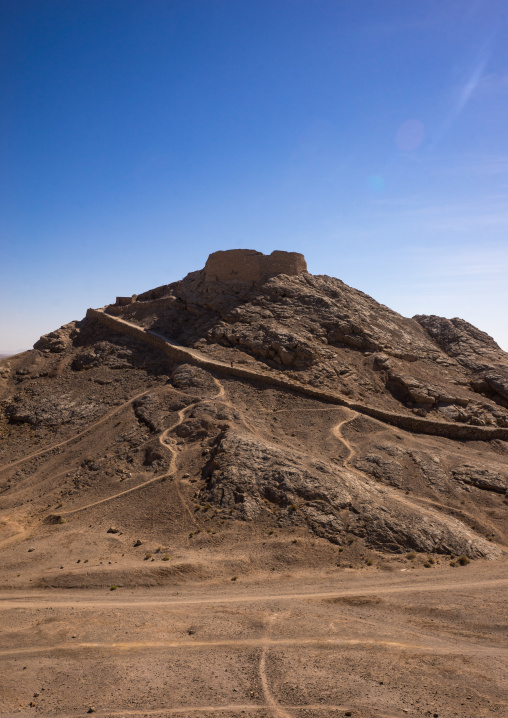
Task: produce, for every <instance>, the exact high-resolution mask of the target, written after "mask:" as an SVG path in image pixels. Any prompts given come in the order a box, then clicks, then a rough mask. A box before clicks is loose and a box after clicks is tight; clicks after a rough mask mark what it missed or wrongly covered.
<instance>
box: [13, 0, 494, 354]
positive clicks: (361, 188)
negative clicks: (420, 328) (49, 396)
mask: <svg viewBox="0 0 508 718" xmlns="http://www.w3.org/2000/svg"><path fill="white" fill-rule="evenodd" d="M507 15H508V5H507V3H506V0H412V1H411V2H408V0H379V2H372V0H368V1H367V0H43V1H42V0H15V1H13V0H0V33H1V37H0V58H1V69H0V77H1V85H2V92H1V94H0V98H1V99H0V103H1V108H0V109H1V112H0V122H1V131H0V156H1V163H0V243H1V253H0V351H17V350H21V349H25V348H29V347H30V346H31V345H32V344H33V342H34V341H36V340H37V338H38V337H39V336H40V335H41V334H43V333H46V332H48V331H51V330H52V329H55V328H57V327H59V326H60V325H62V324H64V323H66V322H68V321H70V320H72V319H80V318H82V317H83V316H84V314H85V311H86V309H87V307H89V306H93V307H100V306H103V305H104V304H106V303H109V302H111V301H114V298H115V296H116V295H117V294H118V295H126V294H132V293H134V292H135V293H139V292H142V291H144V290H147V289H149V288H151V287H155V286H158V285H160V284H165V283H167V282H171V281H174V280H177V279H180V278H181V277H182V276H184V275H185V274H186V273H187V272H189V271H193V270H195V269H199V268H201V267H202V266H203V265H204V263H205V261H206V258H207V256H208V254H209V253H210V252H212V251H215V250H217V249H229V248H235V247H248V248H253V249H258V250H261V251H264V252H271V251H272V250H273V249H284V250H294V251H300V252H303V253H304V254H305V256H306V258H307V262H308V265H309V270H310V271H311V272H313V273H314V274H330V275H333V276H336V277H339V278H340V279H342V280H343V281H345V282H347V283H348V284H350V285H352V286H354V287H357V288H358V289H361V290H363V291H364V292H367V293H368V294H370V295H372V296H373V297H374V298H375V299H377V300H378V301H380V302H382V303H384V304H387V305H388V306H390V307H391V308H393V309H395V310H397V311H398V312H400V313H402V314H404V315H405V316H412V315H413V314H417V313H422V314H439V315H442V316H448V317H454V316H460V317H463V318H464V319H467V320H468V321H470V322H472V323H473V324H475V325H476V326H478V327H480V328H481V329H483V330H485V331H487V332H488V333H489V334H491V335H492V336H494V338H495V339H496V340H497V341H498V342H499V343H500V345H501V346H502V347H503V348H504V349H506V350H508V322H507V321H506V308H507V306H508V279H507V277H508V127H507V120H508V33H507V30H508V21H507Z"/></svg>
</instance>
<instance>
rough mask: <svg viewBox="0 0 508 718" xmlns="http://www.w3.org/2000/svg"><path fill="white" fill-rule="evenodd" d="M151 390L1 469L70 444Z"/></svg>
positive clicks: (2, 467) (1, 468) (133, 397)
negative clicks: (61, 439)
mask: <svg viewBox="0 0 508 718" xmlns="http://www.w3.org/2000/svg"><path fill="white" fill-rule="evenodd" d="M151 391H153V388H152V389H145V391H142V392H140V393H139V394H136V395H135V396H132V397H131V398H130V399H127V401H125V402H124V403H123V404H120V405H119V406H116V407H115V408H114V409H112V410H111V411H108V413H107V414H104V416H103V417H101V418H100V419H98V420H97V421H94V422H93V423H92V424H89V425H88V426H87V427H86V429H82V430H81V431H78V433H77V434H73V435H72V436H70V437H69V438H68V439H65V440H64V441H59V442H58V443H57V444H51V445H50V446H46V447H45V448H44V449H40V450H39V451H35V452H34V453H33V454H29V455H28V456H23V457H22V458H21V459H16V461H11V463H10V464H5V465H4V466H0V471H4V470H5V469H11V468H12V467H13V466H18V464H22V463H23V462H25V461H29V460H30V459H35V458H36V457H37V456H42V455H43V454H47V453H48V451H53V450H54V449H59V448H60V447H61V446H65V445H66V444H70V443H71V441H75V440H76V439H79V438H80V437H81V436H84V435H85V434H88V432H90V431H92V429H95V428H96V427H97V426H100V425H101V424H104V422H105V421H108V419H111V417H112V416H115V414H118V413H119V412H120V411H122V409H125V407H127V406H130V405H131V404H132V402H134V401H136V399H139V398H140V397H141V396H145V394H149V393H150V392H151Z"/></svg>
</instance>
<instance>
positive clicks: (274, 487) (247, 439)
mask: <svg viewBox="0 0 508 718" xmlns="http://www.w3.org/2000/svg"><path fill="white" fill-rule="evenodd" d="M223 254H227V253H223ZM280 254H283V253H280ZM209 275H210V273H208V276H207V273H206V271H205V270H201V271H198V272H193V273H192V274H190V275H188V276H187V277H186V278H185V279H183V280H181V281H180V282H176V283H174V284H171V285H167V286H164V287H159V288H157V289H154V290H151V291H149V292H146V293H144V294H141V295H139V296H138V297H137V298H135V300H128V299H120V300H118V301H117V302H116V303H115V304H112V305H109V306H107V307H105V308H104V310H103V311H101V312H89V313H88V315H87V317H86V318H85V319H83V320H81V321H76V322H71V323H70V324H67V325H65V326H64V327H62V328H60V329H59V330H57V331H55V332H52V333H51V334H48V335H46V336H44V337H42V338H41V339H40V340H39V341H38V342H36V344H35V346H34V349H33V350H32V351H29V352H24V353H23V354H20V355H17V356H15V357H10V358H8V359H4V360H2V361H1V362H0V392H1V393H0V398H1V414H0V431H1V437H2V442H1V445H0V509H1V513H0V550H1V551H0V563H1V566H2V576H3V581H4V586H12V587H18V586H23V585H27V583H28V582H31V583H32V585H33V584H34V583H35V584H36V585H40V586H101V585H108V584H109V583H116V584H118V585H120V584H122V585H140V584H143V585H145V584H147V585H150V584H152V583H167V582H172V583H174V582H175V581H181V580H201V579H203V578H207V579H214V577H217V578H219V577H221V576H224V575H226V576H227V575H230V574H232V573H234V574H235V575H241V574H242V573H253V572H254V573H256V572H261V573H263V572H264V571H268V570H270V571H271V570H272V569H273V570H278V571H288V570H293V569H295V568H297V567H300V568H306V569H309V568H311V567H312V568H316V567H323V566H325V567H326V566H333V567H335V568H336V567H337V566H339V567H348V566H358V565H365V563H366V562H367V563H368V565H371V564H373V565H377V566H379V567H382V566H387V567H389V566H390V565H392V564H393V563H394V562H395V564H397V563H400V562H407V561H408V559H406V558H405V555H406V554H408V552H414V556H413V554H411V558H410V559H409V563H410V565H414V564H415V562H416V564H418V563H420V564H422V563H424V562H427V563H429V556H430V557H431V560H430V563H429V566H432V565H436V563H435V562H436V561H439V560H440V559H439V556H441V557H442V556H450V557H452V558H451V559H450V560H451V561H452V563H453V561H454V557H456V556H461V555H463V556H465V557H469V558H489V559H493V558H496V557H498V556H500V555H501V554H502V553H503V552H504V551H505V546H506V541H507V538H508V536H507V522H506V512H507V508H508V507H507V503H508V494H507V491H508V468H507V456H508V443H507V441H506V439H507V438H508V430H507V427H508V408H507V407H508V399H507V395H506V377H507V376H508V356H507V355H506V354H505V353H504V352H502V350H501V349H500V348H499V347H497V345H496V344H495V343H494V342H493V340H492V339H491V338H490V337H488V336H487V335H485V334H484V333H482V332H480V331H479V330H477V329H475V328H474V327H471V325H468V324H467V323H466V322H463V321H462V320H456V319H454V320H444V319H441V318H438V317H422V316H418V317H415V318H414V319H406V318H404V317H402V316H400V315H398V314H397V313H395V312H393V311H391V310H390V309H388V308H387V307H385V306H383V305H380V304H378V303H377V302H375V300H373V299H372V298H370V297H368V296H367V295H365V294H363V293H362V292H359V291H357V290H354V289H351V288H350V287H348V286H347V285H345V284H344V283H342V282H341V281H340V280H338V279H333V278H330V277H324V276H313V275H310V274H308V273H307V272H306V271H302V269H301V267H300V266H299V265H298V268H297V270H295V274H293V275H285V274H270V273H268V276H266V277H262V278H261V279H260V280H256V281H252V280H248V281H243V280H241V279H232V280H230V279H226V280H224V279H221V281H215V280H214V279H213V278H212V279H210V276H209ZM136 328H137V329H136ZM166 340H167V341H166ZM179 347H180V349H179ZM383 412H384V413H385V414H386V416H388V415H390V416H393V417H397V419H396V421H395V420H392V419H390V420H388V421H382V420H380V417H381V418H382V416H383ZM416 419H417V420H418V422H420V423H419V424H418V423H415V422H416ZM412 422H413V423H412ZM418 426H420V427H422V430H421V431H420V430H418V431H417V430H416V429H418ZM415 427H416V429H415ZM436 427H437V428H436ZM454 427H456V428H455V429H454ZM468 427H469V428H468ZM505 434H506V436H505ZM432 557H434V558H432ZM441 560H442V559H441ZM85 562H86V563H85Z"/></svg>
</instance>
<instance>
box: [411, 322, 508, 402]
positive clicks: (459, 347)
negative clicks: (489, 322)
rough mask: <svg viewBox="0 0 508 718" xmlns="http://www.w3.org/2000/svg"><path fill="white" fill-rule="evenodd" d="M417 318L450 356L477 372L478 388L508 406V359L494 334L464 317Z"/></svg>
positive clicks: (474, 387)
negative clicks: (475, 325)
mask: <svg viewBox="0 0 508 718" xmlns="http://www.w3.org/2000/svg"><path fill="white" fill-rule="evenodd" d="M414 319H415V320H416V321H417V322H418V323H419V324H420V325H421V326H422V327H423V328H424V329H425V331H426V332H428V334H429V335H430V336H431V337H432V339H434V341H435V342H436V344H438V345H439V346H440V347H441V348H442V349H443V350H444V351H445V352H446V353H447V354H448V355H449V356H451V357H455V358H456V359H457V361H458V362H459V363H460V364H461V365H462V366H464V367H466V368H467V369H469V370H470V371H472V372H474V374H475V375H476V376H474V378H473V379H472V380H471V387H472V388H473V390H474V391H476V392H479V393H481V394H484V395H486V396H490V397H492V398H493V399H494V400H495V401H496V402H497V403H498V404H500V405H501V406H505V407H507V408H508V358H507V356H506V352H504V351H503V350H502V349H501V347H499V346H498V344H496V342H495V341H494V339H492V337H491V336H489V335H488V334H486V333H485V332H482V331H481V330H480V329H477V328H476V327H474V326H473V325H472V324H469V322H466V321H464V319H458V318H454V319H445V318H444V317H437V316H435V315H431V316H426V315H417V316H415V317H414Z"/></svg>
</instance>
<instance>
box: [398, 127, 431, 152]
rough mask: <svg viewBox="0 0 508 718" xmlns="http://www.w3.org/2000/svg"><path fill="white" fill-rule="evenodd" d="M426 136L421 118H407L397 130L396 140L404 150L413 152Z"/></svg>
mask: <svg viewBox="0 0 508 718" xmlns="http://www.w3.org/2000/svg"><path fill="white" fill-rule="evenodd" d="M424 136H425V130H424V128H423V123H422V122H420V120H407V122H404V124H403V125H401V126H400V127H399V129H398V130H397V135H396V138H395V141H396V143H397V147H398V148H399V150H401V151H402V152H411V150H415V149H416V148H417V147H418V146H419V145H421V143H422V141H423V138H424Z"/></svg>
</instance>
